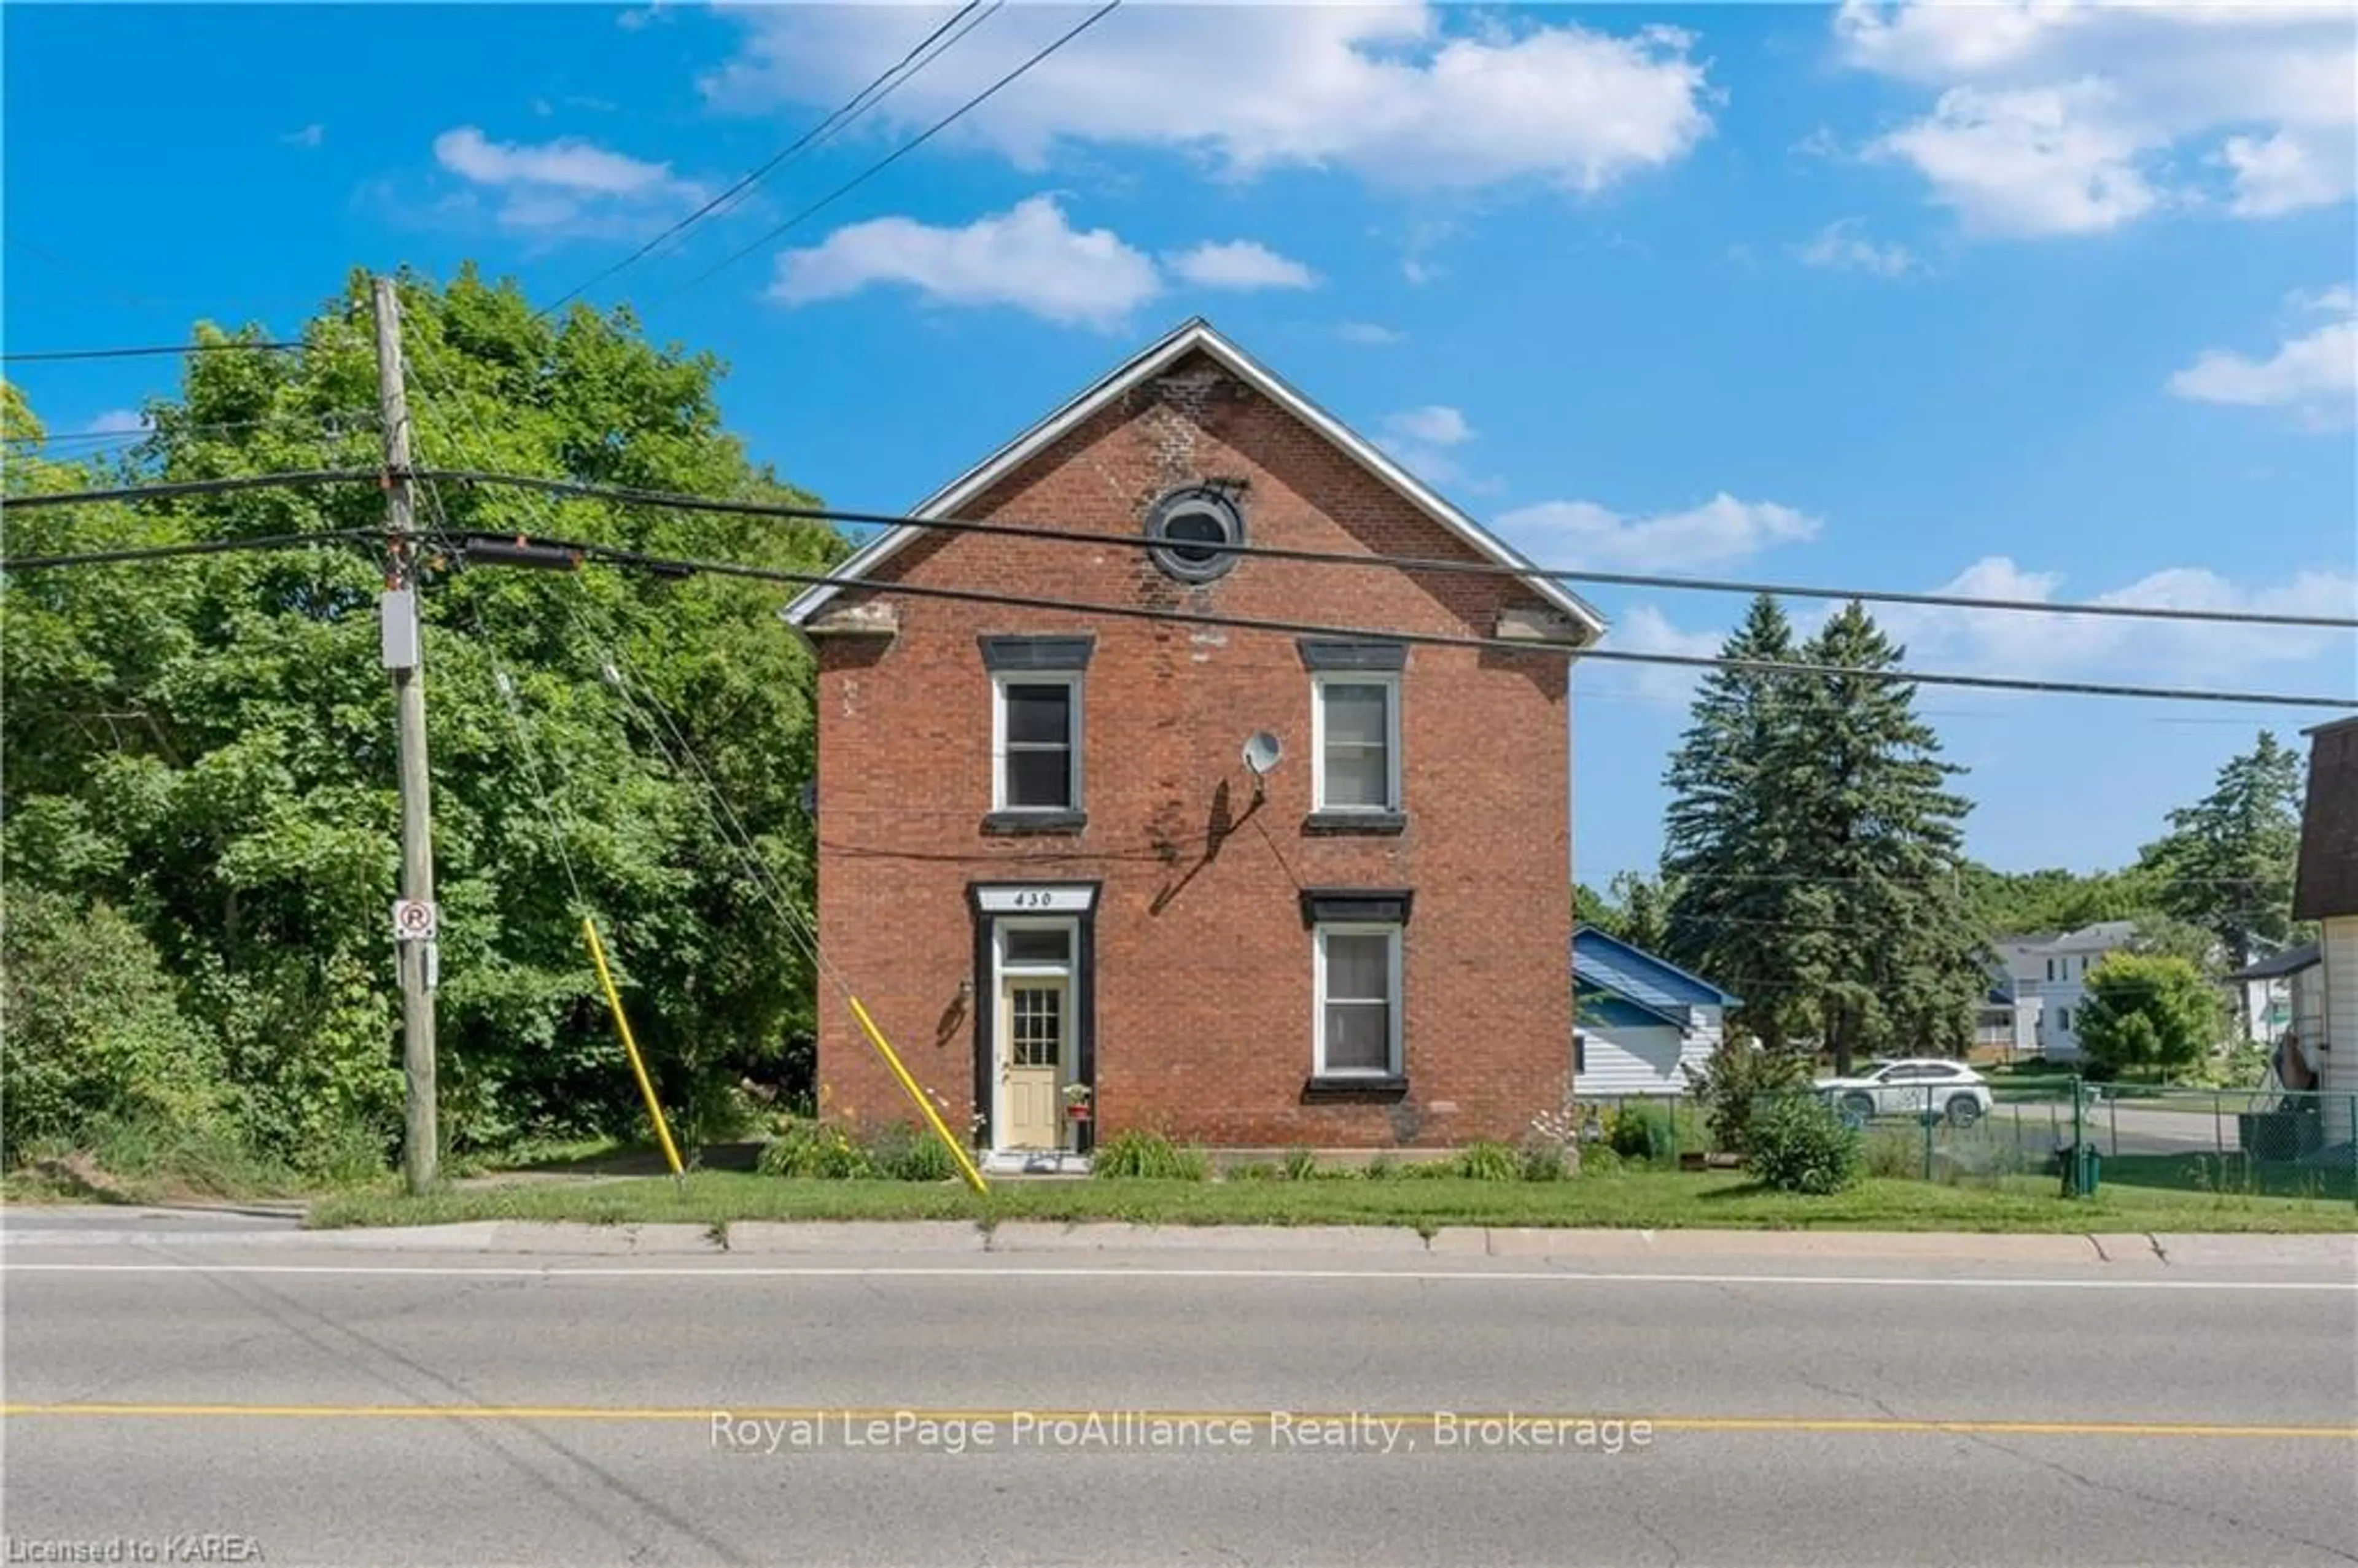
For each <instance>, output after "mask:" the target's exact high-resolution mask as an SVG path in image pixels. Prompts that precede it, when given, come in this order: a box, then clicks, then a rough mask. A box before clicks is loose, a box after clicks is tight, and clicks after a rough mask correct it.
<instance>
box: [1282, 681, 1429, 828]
mask: <svg viewBox="0 0 2358 1568" xmlns="http://www.w3.org/2000/svg"><path fill="white" fill-rule="evenodd" d="M1405 653H1406V650H1405V649H1403V648H1402V647H1401V645H1400V644H1399V643H1335V642H1315V641H1310V640H1304V641H1303V643H1302V656H1303V663H1304V664H1306V665H1309V667H1310V753H1311V755H1310V771H1311V810H1312V812H1313V813H1314V815H1315V816H1319V817H1322V818H1325V819H1326V820H1327V821H1328V822H1330V823H1334V824H1336V825H1338V826H1339V825H1346V824H1348V823H1349V822H1351V821H1353V820H1355V819H1356V820H1361V821H1387V822H1390V821H1394V820H1396V819H1397V818H1398V817H1399V816H1400V814H1401V810H1402V806H1401V667H1402V665H1403V663H1404V654H1405Z"/></svg>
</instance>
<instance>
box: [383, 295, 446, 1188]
mask: <svg viewBox="0 0 2358 1568" xmlns="http://www.w3.org/2000/svg"><path fill="white" fill-rule="evenodd" d="M374 283H375V297H376V401H377V413H378V415H379V422H380V423H381V424H382V426H383V427H384V523H385V532H386V534H387V535H388V537H387V539H386V555H385V572H384V597H383V598H382V599H381V600H379V601H378V604H379V608H380V612H381V622H380V628H381V631H382V633H383V637H384V667H385V668H386V669H387V670H389V671H391V672H392V675H393V699H394V707H395V713H396V716H397V723H398V726H399V753H400V762H399V766H400V773H401V897H400V899H399V901H398V902H397V903H395V905H394V910H393V933H394V947H395V953H396V954H397V955H398V956H399V964H400V969H401V1065H402V1072H403V1075H404V1076H405V1077H406V1080H407V1083H408V1093H407V1097H406V1103H405V1105H404V1108H403V1110H404V1115H403V1135H402V1147H401V1173H402V1178H403V1181H404V1182H405V1184H406V1185H407V1186H408V1189H409V1190H410V1191H411V1192H413V1193H422V1192H425V1191H426V1190H427V1188H429V1187H431V1186H432V1185H433V1184H434V1178H435V1169H436V1166H437V1164H438V1153H439V1143H438V1139H439V1136H440V1133H439V1130H438V1126H437V1121H438V1118H437V1115H436V1096H435V1087H434V986H435V981H436V978H437V977H436V975H435V972H434V971H435V969H436V968H437V967H438V966H437V964H436V962H435V959H436V951H435V927H436V925H437V917H436V911H435V907H434V824H433V811H432V806H431V803H430V801H429V799H428V796H427V769H426V670H425V660H424V653H423V648H422V645H421V643H420V639H419V637H418V632H417V577H416V552H415V550H414V547H413V546H412V544H411V541H410V523H411V511H412V505H413V501H412V496H411V493H410V482H411V481H410V464H409V398H408V395H407V394H406V391H405V390H404V388H403V385H402V369H401V297H400V296H399V295H397V294H396V293H395V292H394V286H393V279H391V278H389V277H380V278H377V279H375V280H374Z"/></svg>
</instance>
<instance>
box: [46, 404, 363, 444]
mask: <svg viewBox="0 0 2358 1568" xmlns="http://www.w3.org/2000/svg"><path fill="white" fill-rule="evenodd" d="M376 422H377V421H376V411H375V410H374V409H373V408H341V409H330V410H329V411H328V412H327V413H324V414H319V415H316V416H315V415H308V414H279V415H272V416H269V417H267V418H262V419H227V420H222V421H219V422H216V423H212V424H205V425H169V426H159V425H142V426H139V427H136V428H135V429H129V430H63V431H59V432H56V433H54V434H51V435H46V436H41V437H38V438H36V437H32V436H11V437H9V438H7V443H6V444H7V445H8V446H9V447H11V448H22V449H25V450H26V452H27V455H31V454H37V453H38V452H43V451H47V450H49V449H52V448H55V447H59V446H63V445H67V444H73V445H77V446H84V445H86V446H92V447H111V446H124V445H135V444H136V443H138V442H142V441H148V440H153V439H155V438H157V437H159V436H174V437H179V436H218V435H226V434H229V433H231V432H233V431H241V430H267V429H281V430H289V431H300V432H303V433H305V434H308V433H310V432H312V431H314V430H316V431H318V432H319V433H320V434H322V435H325V436H327V437H329V438H337V437H341V436H352V435H359V434H362V432H364V431H369V430H373V429H374V428H375V427H376Z"/></svg>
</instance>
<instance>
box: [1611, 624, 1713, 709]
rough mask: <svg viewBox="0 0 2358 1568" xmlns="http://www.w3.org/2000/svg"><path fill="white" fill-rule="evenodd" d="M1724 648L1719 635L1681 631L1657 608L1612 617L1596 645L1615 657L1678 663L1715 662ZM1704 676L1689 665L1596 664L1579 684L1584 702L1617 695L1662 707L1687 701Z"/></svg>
mask: <svg viewBox="0 0 2358 1568" xmlns="http://www.w3.org/2000/svg"><path fill="white" fill-rule="evenodd" d="M1726 644H1727V633H1726V632H1725V631H1719V630H1708V629H1707V630H1704V631H1699V632H1690V631H1686V630H1685V629H1683V628H1682V627H1680V626H1679V625H1677V624H1676V623H1674V622H1672V621H1671V618H1670V617H1669V616H1668V615H1666V614H1664V613H1663V612H1662V611H1661V610H1660V608H1659V607H1658V606H1655V605H1651V604H1633V605H1631V606H1630V607H1629V608H1628V610H1626V611H1622V612H1620V613H1619V614H1617V615H1616V616H1614V618H1613V624H1612V627H1611V629H1610V630H1609V631H1607V632H1606V634H1605V641H1604V643H1602V644H1601V645H1602V646H1603V647H1605V648H1606V649H1607V650H1609V651H1612V652H1616V653H1624V654H1676V655H1679V656H1680V657H1682V658H1690V659H1708V658H1713V657H1715V656H1717V654H1718V653H1719V651H1720V649H1722V648H1723V647H1725V646H1726ZM1703 676H1704V671H1703V670H1701V669H1700V668H1698V667H1696V666H1694V665H1625V664H1621V663H1618V662H1617V661H1600V662H1599V663H1597V664H1596V665H1594V666H1592V668H1590V669H1589V670H1587V671H1585V672H1584V673H1583V674H1582V676H1581V681H1582V685H1583V687H1584V688H1585V691H1586V693H1587V694H1588V695H1590V696H1595V695H1598V694H1599V693H1604V694H1608V695H1611V694H1620V695H1626V696H1629V697H1638V698H1640V699H1642V700H1645V701H1649V702H1658V703H1663V704H1666V705H1668V704H1680V703H1686V702H1690V701H1692V700H1693V697H1694V688H1695V683H1696V682H1697V681H1698V680H1700V679H1702V678H1703Z"/></svg>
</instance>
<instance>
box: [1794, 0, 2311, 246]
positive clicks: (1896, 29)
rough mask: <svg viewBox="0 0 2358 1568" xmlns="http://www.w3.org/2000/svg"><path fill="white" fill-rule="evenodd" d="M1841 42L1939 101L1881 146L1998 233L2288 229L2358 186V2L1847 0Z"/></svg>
mask: <svg viewBox="0 0 2358 1568" xmlns="http://www.w3.org/2000/svg"><path fill="white" fill-rule="evenodd" d="M1834 31H1835V36H1836V38H1837V40H1838V42H1839V45H1840V47H1841V49H1842V50H1843V52H1844V55H1845V56H1846V58H1847V59H1849V60H1850V61H1851V63H1853V64H1854V65H1856V66H1858V67H1860V68H1862V69H1865V70H1873V71H1876V72H1878V73H1880V74H1882V75H1885V76H1887V77H1891V78H1894V79H1896V80H1898V81H1903V82H1906V83H1909V84H1911V85H1915V86H1918V87H1921V88H1924V89H1927V90H1929V91H1931V92H1932V93H1933V94H1934V100H1933V102H1932V103H1931V106H1930V112H1929V113H1927V114H1924V115H1922V116H1921V117H1920V118H1918V119H1916V120H1914V121H1913V122H1911V123H1909V124H1906V125H1903V126H1901V127H1900V128H1898V129H1897V130H1895V131H1892V132H1889V133H1887V135H1883V136H1881V137H1880V138H1878V139H1877V141H1875V142H1874V143H1873V144H1872V145H1871V147H1870V151H1871V152H1872V153H1875V154H1877V155H1879V156H1882V157H1891V158H1898V159H1900V160H1903V161H1905V162H1908V163H1910V164H1913V165H1914V166H1915V167H1916V168H1917V169H1918V171H1919V172H1920V173H1921V174H1922V175H1923V176H1924V177H1925V178H1926V179H1927V180H1928V181H1929V182H1930V184H1931V188H1932V190H1933V193H1934V194H1935V196H1936V197H1937V198H1938V199H1939V200H1942V201H1943V202H1945V203H1947V204H1949V205H1950V206H1952V207H1954V208H1955V209H1956V210H1957V211H1959V213H1960V214H1962V215H1963V217H1964V218H1965V220H1966V221H1967V222H1968V223H1969V224H1970V225H1972V226H1973V227H1974V228H1976V229H1979V230H1982V231H1984V232H1991V233H2005V234H2066V233H2093V232H2102V231H2104V230H2108V229H2114V228H2118V227H2120V226H2122V225H2124V224H2126V223H2130V222H2136V221H2137V220H2139V219H2141V218H2146V217H2148V216H2150V215H2153V214H2155V213H2158V212H2162V211H2172V210H2181V211H2182V210H2194V209H2212V210H2217V211H2226V212H2229V213H2232V214H2234V215H2235V216H2238V217H2244V218H2265V217H2273V216H2275V215H2277V214H2279V213H2284V212H2290V211H2299V210H2301V209H2303V208H2309V207H2316V206H2321V205H2328V204H2331V203H2334V202H2339V201H2342V200H2347V199H2348V198H2349V197H2350V195H2351V193H2352V191H2353V186H2358V147H2353V131H2358V94H2353V92H2352V91H2351V88H2350V83H2351V81H2353V78H2358V29H2353V27H2351V25H2350V21H2349V12H2348V10H2347V8H2346V7H2342V6H2333V5H2297V4H2296V5H2239V4H2197V5H2107V4H2091V3H2086V0H2002V3H1996V4H1981V5H1955V4H1927V3H1909V4H1902V5H1883V4H1874V3H1867V0H1846V3H1845V4H1844V6H1843V8H1842V10H1841V11H1840V12H1839V13H1838V14H1837V16H1836V18H1835V22H1834ZM2205 169H2208V170H2211V171H2212V173H2211V174H2210V175H2209V176H2208V177H2203V176H2201V175H2199V174H2198V173H2197V171H2200V170H2205Z"/></svg>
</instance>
